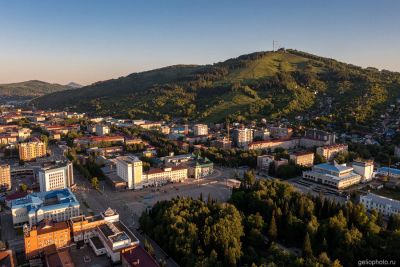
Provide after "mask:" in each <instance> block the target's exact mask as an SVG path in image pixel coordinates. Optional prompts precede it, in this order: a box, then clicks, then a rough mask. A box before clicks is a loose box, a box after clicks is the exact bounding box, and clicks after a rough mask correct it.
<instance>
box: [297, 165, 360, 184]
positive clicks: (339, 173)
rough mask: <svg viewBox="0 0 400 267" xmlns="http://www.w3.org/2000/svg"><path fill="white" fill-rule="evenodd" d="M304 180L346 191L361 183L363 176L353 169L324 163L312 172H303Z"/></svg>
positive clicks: (315, 167) (315, 166)
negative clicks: (345, 189)
mask: <svg viewBox="0 0 400 267" xmlns="http://www.w3.org/2000/svg"><path fill="white" fill-rule="evenodd" d="M303 179H306V180H310V181H313V182H317V183H321V184H324V185H327V186H331V187H334V188H336V189H344V188H347V187H349V186H352V185H354V184H358V183H360V181H361V175H359V174H357V173H355V172H354V169H353V168H352V167H347V166H343V165H339V164H337V163H336V162H334V163H333V164H330V163H322V164H318V165H314V167H313V168H312V170H311V171H304V172H303Z"/></svg>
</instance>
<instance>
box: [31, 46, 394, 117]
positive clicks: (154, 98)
mask: <svg viewBox="0 0 400 267" xmlns="http://www.w3.org/2000/svg"><path fill="white" fill-rule="evenodd" d="M397 97H400V74H399V73H394V72H389V71H385V70H383V71H379V70H377V69H375V68H366V69H364V68H361V67H357V66H354V65H350V64H346V63H341V62H338V61H336V60H333V59H328V58H323V57H319V56H315V55H311V54H307V53H304V52H300V51H296V50H280V51H276V52H257V53H252V54H249V55H243V56H240V57H238V58H234V59H229V60H227V61H224V62H220V63H216V64H213V65H202V66H199V65H190V66H188V65H178V66H171V67H167V68H162V69H156V70H152V71H147V72H142V73H134V74H131V75H128V76H126V77H120V78H118V79H113V80H108V81H103V82H98V83H95V84H92V85H90V86H86V87H83V88H81V89H80V90H78V91H63V92H56V93H53V94H49V95H46V96H43V97H40V98H38V99H36V100H35V101H34V104H35V105H38V106H40V107H42V108H60V107H68V108H71V109H74V110H82V111H89V112H93V113H98V114H114V115H124V116H127V115H128V116H130V117H131V118H152V119H155V118H160V119H162V118H168V117H184V118H188V119H196V120H202V121H206V122H207V121H209V122H217V121H223V120H224V119H225V118H227V117H231V118H232V119H238V120H240V119H255V118H261V117H263V118H279V117H288V118H291V117H294V116H297V115H301V116H303V117H305V118H310V119H312V118H315V117H320V118H323V119H324V120H326V121H329V120H335V121H343V122H352V123H357V124H367V123H369V122H370V121H371V120H373V119H374V118H376V117H377V116H379V115H381V114H382V112H384V110H385V109H386V108H387V106H388V105H389V104H391V103H394V102H395V101H396V98H397Z"/></svg>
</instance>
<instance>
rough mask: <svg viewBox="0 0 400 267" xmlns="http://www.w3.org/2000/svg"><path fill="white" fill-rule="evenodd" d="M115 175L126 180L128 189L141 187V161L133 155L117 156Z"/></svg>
mask: <svg viewBox="0 0 400 267" xmlns="http://www.w3.org/2000/svg"><path fill="white" fill-rule="evenodd" d="M116 165H117V175H118V176H119V177H121V178H122V179H123V180H124V181H126V182H127V184H128V188H129V189H138V188H142V187H143V185H142V175H143V163H142V161H141V160H139V159H138V158H137V157H134V156H121V157H118V158H117V164H116Z"/></svg>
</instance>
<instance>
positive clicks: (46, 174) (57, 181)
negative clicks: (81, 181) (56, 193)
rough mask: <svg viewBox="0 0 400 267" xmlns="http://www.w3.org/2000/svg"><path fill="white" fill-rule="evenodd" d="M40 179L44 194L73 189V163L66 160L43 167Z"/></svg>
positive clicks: (39, 173) (39, 174)
mask: <svg viewBox="0 0 400 267" xmlns="http://www.w3.org/2000/svg"><path fill="white" fill-rule="evenodd" d="M38 178H39V185H40V191H42V192H44V191H51V190H56V189H64V188H67V187H71V186H72V185H73V184H74V173H73V167H72V163H71V162H69V161H67V160H66V161H63V162H55V163H54V164H51V165H47V166H45V167H42V168H40V169H39V170H38Z"/></svg>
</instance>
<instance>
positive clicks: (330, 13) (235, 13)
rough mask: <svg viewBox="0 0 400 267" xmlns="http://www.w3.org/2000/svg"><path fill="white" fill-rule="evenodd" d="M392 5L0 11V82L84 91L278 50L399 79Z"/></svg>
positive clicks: (100, 4)
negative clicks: (72, 85) (149, 73)
mask: <svg viewBox="0 0 400 267" xmlns="http://www.w3.org/2000/svg"><path fill="white" fill-rule="evenodd" d="M399 8H400V2H397V1H385V2H377V1H361V0H360V1H352V2H351V3H348V2H347V1H335V2H332V3H325V2H319V1H306V2H304V3H300V2H299V1H284V2H282V1H258V0H257V1H246V2H244V1H217V2H216V1H201V2H195V3H188V2H187V1H178V0H172V1H168V2H165V1H160V0H159V1H156V0H153V1H146V2H145V3H141V2H139V3H136V2H134V1H117V2H108V1H95V2H90V1H68V2H67V1H65V2H56V3H53V2H51V1H40V2H33V1H15V2H2V3H0V10H1V11H2V16H0V25H1V27H0V35H1V36H2V41H1V42H0V58H1V63H0V73H1V74H2V75H0V84H4V83H13V82H22V81H27V80H41V81H46V82H51V83H60V84H67V83H69V82H76V83H79V84H82V85H87V84H90V83H93V82H97V81H101V80H107V79H111V78H118V77H120V76H125V75H128V74H130V73H133V72H140V71H146V70H151V69H155V68H160V67H165V66H169V65H176V64H211V63H215V62H219V61H223V60H226V59H229V58H232V57H237V56H240V55H242V54H248V53H252V52H257V51H268V50H272V40H277V41H278V43H279V46H283V47H285V48H292V49H297V50H301V51H305V52H308V53H312V54H316V55H319V56H323V57H329V58H334V59H336V60H339V61H343V62H346V63H351V64H354V65H359V66H361V67H369V66H370V67H376V68H378V69H387V70H391V71H397V72H400V53H399V52H400V51H399V47H400V45H399V44H400V35H399V34H397V33H398V29H400V17H398V16H397V11H398V10H399Z"/></svg>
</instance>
